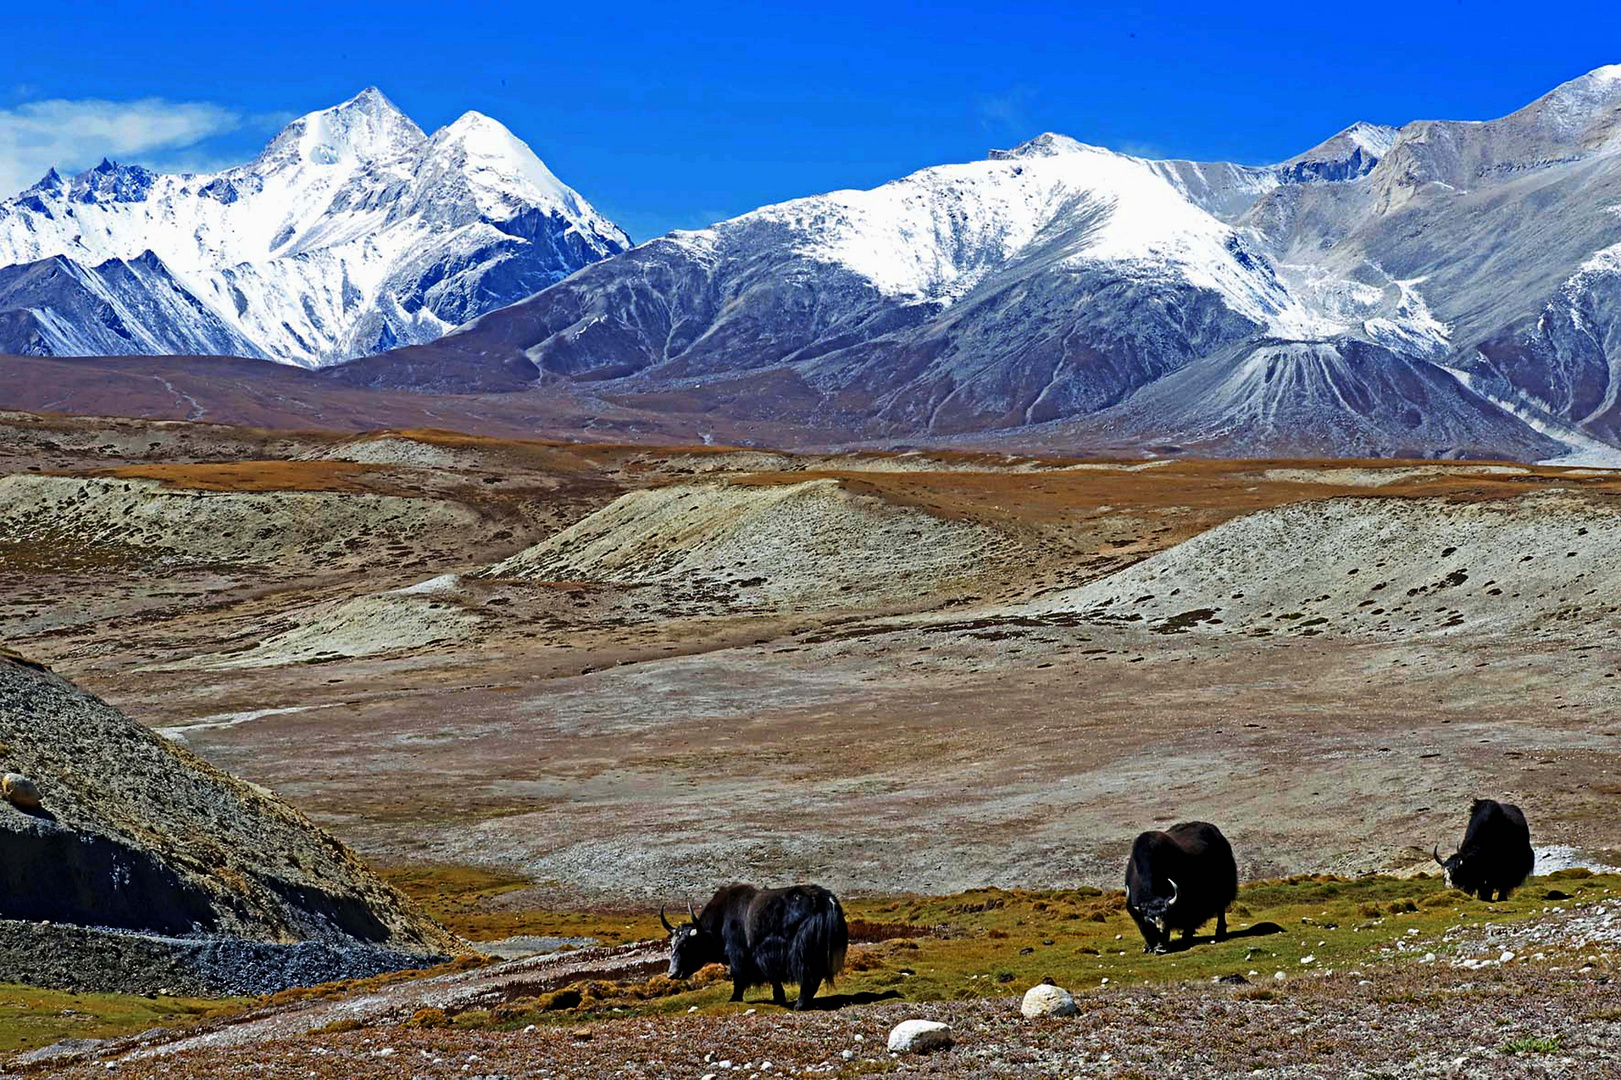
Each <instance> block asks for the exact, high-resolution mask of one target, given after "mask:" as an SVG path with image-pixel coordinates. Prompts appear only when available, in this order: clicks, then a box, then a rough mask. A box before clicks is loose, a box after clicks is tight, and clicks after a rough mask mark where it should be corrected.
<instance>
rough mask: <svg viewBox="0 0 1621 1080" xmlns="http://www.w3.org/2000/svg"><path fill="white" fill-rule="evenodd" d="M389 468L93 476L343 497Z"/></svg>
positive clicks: (180, 469) (196, 468)
mask: <svg viewBox="0 0 1621 1080" xmlns="http://www.w3.org/2000/svg"><path fill="white" fill-rule="evenodd" d="M386 470H387V466H383V465H369V464H361V463H357V462H352V461H231V462H224V463H189V464H154V465H124V466H120V467H118V468H115V469H97V470H94V471H92V472H90V473H88V474H87V475H89V476H101V477H111V478H114V479H119V480H156V481H157V482H158V483H160V484H163V485H164V486H166V487H174V488H188V489H191V490H193V491H233V492H264V491H339V492H349V493H360V492H366V491H370V490H372V489H371V488H370V487H369V486H368V485H367V484H366V483H365V479H366V477H367V476H368V474H372V473H378V472H384V471H386Z"/></svg>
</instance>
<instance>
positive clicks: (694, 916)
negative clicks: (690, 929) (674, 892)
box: [687, 900, 698, 926]
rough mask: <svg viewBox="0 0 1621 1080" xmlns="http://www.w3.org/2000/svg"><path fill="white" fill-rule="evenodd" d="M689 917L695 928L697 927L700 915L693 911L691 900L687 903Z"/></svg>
mask: <svg viewBox="0 0 1621 1080" xmlns="http://www.w3.org/2000/svg"><path fill="white" fill-rule="evenodd" d="M687 917H688V918H690V919H691V920H692V923H693V925H694V926H696V925H697V924H698V913H697V912H696V911H694V910H692V901H691V900H688V901H687Z"/></svg>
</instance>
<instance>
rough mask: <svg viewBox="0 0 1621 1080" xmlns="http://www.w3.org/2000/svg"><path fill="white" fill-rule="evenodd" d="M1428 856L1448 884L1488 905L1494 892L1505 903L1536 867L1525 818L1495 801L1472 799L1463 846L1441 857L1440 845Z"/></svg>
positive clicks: (1510, 806) (1505, 804) (1517, 808)
mask: <svg viewBox="0 0 1621 1080" xmlns="http://www.w3.org/2000/svg"><path fill="white" fill-rule="evenodd" d="M1431 853H1432V854H1433V855H1434V856H1435V861H1436V862H1438V863H1440V864H1441V874H1442V876H1443V877H1445V878H1446V883H1447V884H1448V885H1450V886H1452V887H1453V888H1454V889H1460V890H1462V891H1463V892H1466V893H1474V894H1475V895H1476V896H1478V897H1480V898H1481V899H1482V900H1485V901H1487V902H1488V903H1490V902H1491V898H1492V893H1494V892H1495V893H1496V894H1497V899H1499V900H1507V899H1508V894H1509V893H1510V892H1512V891H1514V890H1515V889H1517V888H1519V886H1520V885H1521V884H1523V883H1524V881H1525V879H1526V878H1527V877H1529V876H1530V875H1531V870H1532V868H1533V867H1534V866H1536V864H1537V856H1536V852H1534V851H1532V850H1531V829H1530V827H1529V826H1527V825H1526V823H1525V815H1524V814H1522V813H1521V812H1520V808H1519V807H1518V806H1515V805H1514V804H1513V803H1500V802H1498V801H1497V800H1496V799H1476V800H1475V801H1474V803H1472V804H1471V805H1470V807H1469V827H1468V828H1467V829H1465V830H1464V833H1463V844H1462V845H1461V846H1460V847H1459V848H1458V850H1457V851H1455V852H1454V853H1453V854H1452V857H1451V858H1449V859H1442V858H1441V845H1440V844H1437V845H1435V847H1434V848H1433V849H1432V852H1431Z"/></svg>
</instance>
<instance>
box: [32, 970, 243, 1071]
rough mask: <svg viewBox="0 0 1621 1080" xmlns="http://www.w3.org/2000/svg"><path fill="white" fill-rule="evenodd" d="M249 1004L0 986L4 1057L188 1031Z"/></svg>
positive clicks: (241, 1001)
mask: <svg viewBox="0 0 1621 1080" xmlns="http://www.w3.org/2000/svg"><path fill="white" fill-rule="evenodd" d="M243 1004H245V1001H244V1000H243V999H227V1000H223V1001H207V1000H201V999H198V998H181V997H163V996H154V997H142V996H139V995H135V994H75V993H70V992H68V991H66V990H40V989H37V988H35V987H32V986H18V985H16V984H15V983H0V1054H9V1053H13V1052H16V1051H19V1050H32V1049H34V1048H35V1047H40V1046H46V1045H49V1044H50V1043H54V1042H58V1041H60V1040H62V1039H101V1038H107V1037H109V1036H113V1035H132V1034H135V1033H137V1032H141V1031H146V1030H148V1029H149V1028H155V1027H171V1028H172V1027H184V1026H186V1025H187V1024H191V1023H195V1022H196V1021H198V1020H201V1019H203V1018H204V1017H208V1016H213V1015H219V1014H224V1013H229V1012H234V1011H236V1010H237V1009H238V1008H240V1007H241V1006H242V1005H243Z"/></svg>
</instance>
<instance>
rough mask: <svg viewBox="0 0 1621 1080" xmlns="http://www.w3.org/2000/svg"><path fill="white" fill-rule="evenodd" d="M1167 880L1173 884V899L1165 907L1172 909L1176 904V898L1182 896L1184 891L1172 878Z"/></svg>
mask: <svg viewBox="0 0 1621 1080" xmlns="http://www.w3.org/2000/svg"><path fill="white" fill-rule="evenodd" d="M1165 880H1166V881H1169V882H1171V899H1170V900H1169V901H1168V902H1167V903H1166V905H1165V906H1166V907H1170V906H1171V905H1172V904H1175V903H1176V898H1177V897H1178V896H1180V895H1182V890H1181V889H1180V888H1179V887H1178V886H1177V884H1176V882H1175V881H1173V880H1172V879H1171V878H1166V879H1165Z"/></svg>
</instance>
